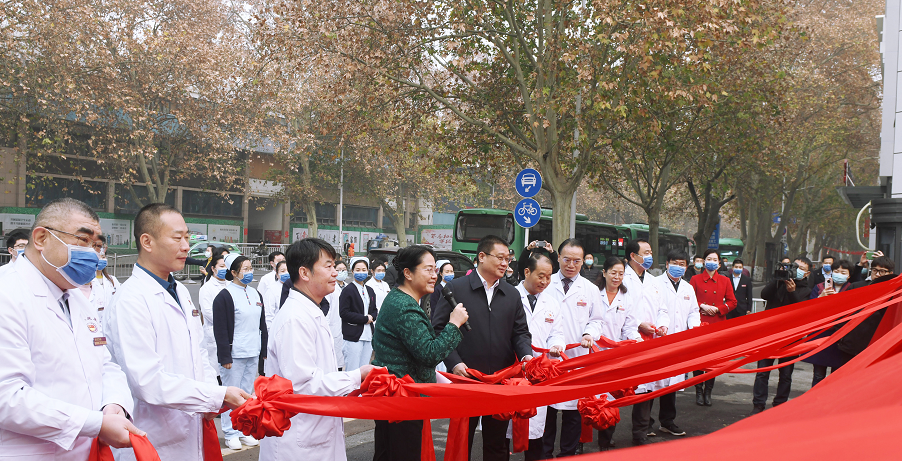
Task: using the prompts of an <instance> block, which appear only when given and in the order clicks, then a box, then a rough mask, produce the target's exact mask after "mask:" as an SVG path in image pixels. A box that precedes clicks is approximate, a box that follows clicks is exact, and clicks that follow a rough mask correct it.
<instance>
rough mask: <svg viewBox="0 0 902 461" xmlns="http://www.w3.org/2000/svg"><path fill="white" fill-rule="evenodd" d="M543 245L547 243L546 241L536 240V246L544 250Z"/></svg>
mask: <svg viewBox="0 0 902 461" xmlns="http://www.w3.org/2000/svg"><path fill="white" fill-rule="evenodd" d="M545 245H548V242H546V241H544V240H539V241H538V242H536V248H541V249H543V250H544V249H545Z"/></svg>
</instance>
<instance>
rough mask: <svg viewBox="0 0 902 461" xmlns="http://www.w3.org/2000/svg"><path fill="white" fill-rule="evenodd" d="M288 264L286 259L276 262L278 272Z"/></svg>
mask: <svg viewBox="0 0 902 461" xmlns="http://www.w3.org/2000/svg"><path fill="white" fill-rule="evenodd" d="M285 264H287V263H286V262H285V261H279V262H277V263H276V273H277V274H278V273H279V268H280V267H282V266H284V265H285Z"/></svg>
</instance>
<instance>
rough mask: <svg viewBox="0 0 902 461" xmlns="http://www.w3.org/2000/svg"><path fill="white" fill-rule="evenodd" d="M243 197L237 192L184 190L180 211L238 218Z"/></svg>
mask: <svg viewBox="0 0 902 461" xmlns="http://www.w3.org/2000/svg"><path fill="white" fill-rule="evenodd" d="M243 198H244V197H242V196H241V195H238V194H229V195H226V196H223V195H221V194H217V193H216V192H203V191H198V190H186V191H184V192H183V193H182V212H183V213H185V214H193V215H205V216H228V217H235V218H240V217H241V216H242V214H241V209H242V203H241V202H242V200H243Z"/></svg>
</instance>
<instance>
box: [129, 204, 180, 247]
mask: <svg viewBox="0 0 902 461" xmlns="http://www.w3.org/2000/svg"><path fill="white" fill-rule="evenodd" d="M164 213H178V214H180V215H181V214H182V213H181V212H180V211H179V210H176V209H175V207H173V206H171V205H167V204H165V203H150V204H148V205H144V208H141V211H139V212H138V214H137V215H135V245H137V247H138V250H139V251H140V250H141V236H142V235H144V234H150V235H151V236H153V237H159V235H157V234H158V233H159V232H160V216H163V214H164Z"/></svg>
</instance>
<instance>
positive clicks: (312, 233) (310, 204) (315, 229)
mask: <svg viewBox="0 0 902 461" xmlns="http://www.w3.org/2000/svg"><path fill="white" fill-rule="evenodd" d="M301 203H303V208H304V214H306V215H307V236H308V237H310V238H319V224H318V223H317V222H316V202H314V201H313V200H304V201H302V202H301Z"/></svg>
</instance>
